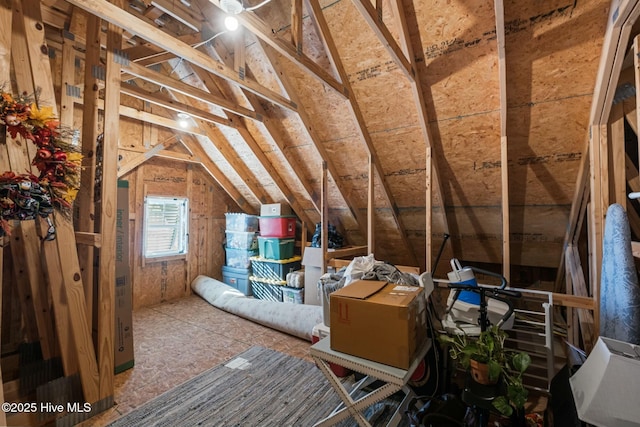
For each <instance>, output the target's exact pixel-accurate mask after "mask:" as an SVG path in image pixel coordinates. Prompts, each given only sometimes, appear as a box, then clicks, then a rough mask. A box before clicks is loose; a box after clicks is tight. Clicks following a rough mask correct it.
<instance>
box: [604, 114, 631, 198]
mask: <svg viewBox="0 0 640 427" xmlns="http://www.w3.org/2000/svg"><path fill="white" fill-rule="evenodd" d="M609 135H610V144H608V145H609V147H610V150H609V151H610V152H609V156H610V161H609V166H610V169H609V170H610V171H611V173H612V175H611V180H612V185H611V196H612V197H611V203H618V204H620V205H622V207H623V208H624V209H625V210H627V177H626V168H625V158H626V154H625V148H624V139H625V137H624V111H623V107H622V103H618V104H616V105H614V106H613V107H612V109H611V132H610V133H609Z"/></svg>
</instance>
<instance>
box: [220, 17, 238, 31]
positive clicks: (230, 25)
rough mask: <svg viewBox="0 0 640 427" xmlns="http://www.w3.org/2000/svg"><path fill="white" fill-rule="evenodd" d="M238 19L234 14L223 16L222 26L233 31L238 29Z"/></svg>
mask: <svg viewBox="0 0 640 427" xmlns="http://www.w3.org/2000/svg"><path fill="white" fill-rule="evenodd" d="M238 25H239V24H238V19H237V18H236V17H235V16H227V17H226V18H224V26H225V28H226V29H227V30H229V31H235V30H237V29H238Z"/></svg>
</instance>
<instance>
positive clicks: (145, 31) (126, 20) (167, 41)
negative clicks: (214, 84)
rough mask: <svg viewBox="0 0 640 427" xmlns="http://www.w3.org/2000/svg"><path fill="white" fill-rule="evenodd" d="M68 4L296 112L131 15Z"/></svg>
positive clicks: (82, 0) (84, 2)
mask: <svg viewBox="0 0 640 427" xmlns="http://www.w3.org/2000/svg"><path fill="white" fill-rule="evenodd" d="M69 2H70V3H71V4H73V5H75V6H78V7H80V8H82V9H84V10H86V11H88V12H90V13H93V14H95V15H97V16H99V17H100V18H102V19H104V20H105V21H107V22H110V23H112V24H114V25H116V26H118V27H120V28H121V29H123V30H127V31H129V32H131V33H133V34H137V35H139V36H140V37H142V38H143V39H145V40H148V41H149V42H151V43H153V44H155V45H157V46H158V47H161V48H162V49H165V50H167V51H169V52H173V53H174V54H176V55H178V56H180V57H181V58H184V59H185V60H186V61H189V62H191V63H193V64H196V65H198V66H200V67H202V68H204V69H206V70H207V71H210V72H212V73H214V74H216V75H218V76H220V77H223V78H225V79H227V80H230V81H232V82H234V83H236V84H237V85H238V86H240V87H243V88H245V89H247V90H249V91H251V92H253V93H255V94H256V95H258V96H261V97H262V98H264V99H265V100H267V101H269V102H272V103H274V104H276V105H279V106H281V107H283V108H287V109H293V110H295V108H296V105H295V104H293V103H292V102H291V101H290V100H288V99H286V98H285V97H283V96H282V95H280V94H278V93H276V92H273V91H271V90H269V89H267V88H265V87H263V86H261V85H260V84H258V83H257V82H255V81H250V80H248V79H244V80H243V79H240V78H239V77H238V76H237V74H236V73H235V72H233V70H231V69H229V68H228V67H226V66H225V65H224V64H221V63H219V62H218V61H214V60H213V59H211V57H209V56H208V55H206V54H204V53H202V52H200V51H199V50H197V49H194V48H193V47H191V46H189V45H188V44H186V43H184V42H182V41H180V40H177V39H175V38H174V37H172V36H170V35H169V34H167V33H165V32H164V31H161V30H159V29H158V28H156V27H154V26H153V25H151V24H149V23H147V22H145V21H143V20H141V19H139V18H136V17H135V16H133V15H132V14H130V13H127V12H126V11H124V10H122V9H120V8H118V7H116V6H114V5H112V4H110V3H109V2H107V1H105V0H69Z"/></svg>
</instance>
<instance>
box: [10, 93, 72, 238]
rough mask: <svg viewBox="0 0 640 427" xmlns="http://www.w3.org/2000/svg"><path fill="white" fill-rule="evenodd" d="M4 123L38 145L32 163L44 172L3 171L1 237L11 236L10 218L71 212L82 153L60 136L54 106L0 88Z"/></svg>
mask: <svg viewBox="0 0 640 427" xmlns="http://www.w3.org/2000/svg"><path fill="white" fill-rule="evenodd" d="M0 124H4V125H6V130H7V133H8V135H10V136H11V138H13V139H16V138H17V137H18V135H20V136H21V137H23V138H24V139H25V140H29V141H31V142H33V143H34V144H35V145H36V147H37V150H36V154H35V156H34V158H33V160H32V162H31V164H32V165H34V166H35V167H36V168H37V169H38V171H39V172H40V175H39V176H35V175H33V174H31V173H30V172H28V171H25V173H22V174H16V173H14V172H4V173H3V174H1V175H0V237H1V236H3V235H4V234H7V235H8V234H10V229H9V221H10V220H18V221H23V220H29V219H35V218H36V217H38V216H41V217H43V218H47V217H48V216H49V215H50V214H51V213H52V212H53V209H54V208H57V209H59V210H60V211H61V212H62V213H64V214H69V212H70V210H71V205H72V203H73V201H74V200H75V198H76V196H77V194H78V189H79V188H80V162H81V160H82V155H81V154H80V152H79V149H78V147H76V146H73V145H71V144H69V143H67V142H65V141H63V140H62V138H63V133H62V131H61V129H60V123H59V122H58V120H57V119H56V117H55V115H54V114H53V108H52V107H43V108H41V109H39V108H38V107H37V105H36V104H35V103H32V102H30V101H29V99H28V98H27V97H26V96H25V95H23V96H19V97H14V96H13V95H11V94H9V93H7V92H4V91H2V90H0Z"/></svg>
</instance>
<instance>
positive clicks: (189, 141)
mask: <svg viewBox="0 0 640 427" xmlns="http://www.w3.org/2000/svg"><path fill="white" fill-rule="evenodd" d="M184 142H185V144H186V146H187V147H189V148H190V149H191V151H193V152H194V153H195V154H196V156H198V157H200V159H201V165H202V167H203V168H204V169H205V170H206V171H207V172H208V173H209V175H211V177H212V178H213V179H215V180H216V182H217V183H218V184H219V185H220V186H221V187H222V188H223V189H224V191H226V193H227V194H228V195H229V197H231V198H232V199H233V200H234V201H235V202H236V203H237V204H238V206H239V207H240V209H242V210H243V211H244V212H246V213H248V214H253V215H255V214H256V213H257V210H256V209H254V208H253V207H252V206H251V204H250V203H249V202H248V201H247V200H246V199H245V198H244V196H242V194H240V192H239V191H238V190H237V189H236V188H235V186H234V185H233V183H231V181H230V180H229V179H228V178H227V176H226V175H225V174H224V173H223V172H222V171H221V170H220V169H219V168H218V166H216V164H215V163H214V162H213V161H211V158H210V157H209V155H208V154H207V152H206V151H205V150H204V149H203V148H202V146H201V145H200V142H198V141H197V140H196V139H195V138H194V137H192V136H187V137H185V138H184Z"/></svg>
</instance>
